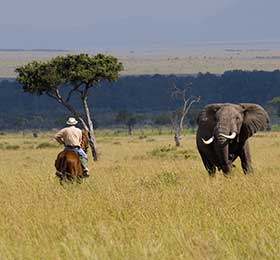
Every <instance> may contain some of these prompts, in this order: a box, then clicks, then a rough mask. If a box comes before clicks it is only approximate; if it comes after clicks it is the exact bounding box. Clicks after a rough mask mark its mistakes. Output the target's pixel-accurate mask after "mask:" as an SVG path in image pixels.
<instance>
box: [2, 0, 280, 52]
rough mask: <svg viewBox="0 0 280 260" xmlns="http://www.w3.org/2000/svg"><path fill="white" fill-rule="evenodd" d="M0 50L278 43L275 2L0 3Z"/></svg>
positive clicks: (278, 5) (108, 0) (31, 0)
mask: <svg viewBox="0 0 280 260" xmlns="http://www.w3.org/2000/svg"><path fill="white" fill-rule="evenodd" d="M0 3H1V9H0V35H1V41H0V48H1V49H5V48H8V49H13V48H17V49H89V50H90V49H94V48H104V49H106V48H131V49H133V48H149V46H154V45H157V46H159V45H160V46H165V45H166V46H167V45H174V46H176V45H184V44H188V43H197V42H199V43H203V42H227V41H231V42H232V41H233V42H234V41H235V42H240V41H278V40H280V33H279V30H278V26H279V24H280V23H279V22H280V15H279V14H278V12H279V10H280V1H279V0H137V1H136V0H102V1H101V0H100V1H97V0H79V1H78V0H48V1H46V0H9V1H6V0H0Z"/></svg>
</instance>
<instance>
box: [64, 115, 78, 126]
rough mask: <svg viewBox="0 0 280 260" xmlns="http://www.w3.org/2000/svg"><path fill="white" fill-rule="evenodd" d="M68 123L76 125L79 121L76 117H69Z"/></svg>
mask: <svg viewBox="0 0 280 260" xmlns="http://www.w3.org/2000/svg"><path fill="white" fill-rule="evenodd" d="M66 124H67V125H76V124H78V121H77V120H76V119H75V118H74V117H69V118H68V120H67V122H66Z"/></svg>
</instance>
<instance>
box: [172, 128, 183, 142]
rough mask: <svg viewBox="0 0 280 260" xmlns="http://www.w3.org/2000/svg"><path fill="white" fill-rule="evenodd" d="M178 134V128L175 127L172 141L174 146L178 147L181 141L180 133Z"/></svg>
mask: <svg viewBox="0 0 280 260" xmlns="http://www.w3.org/2000/svg"><path fill="white" fill-rule="evenodd" d="M180 132H181V131H180V128H179V127H176V129H175V135H174V140H175V144H176V146H180V140H181V133H180Z"/></svg>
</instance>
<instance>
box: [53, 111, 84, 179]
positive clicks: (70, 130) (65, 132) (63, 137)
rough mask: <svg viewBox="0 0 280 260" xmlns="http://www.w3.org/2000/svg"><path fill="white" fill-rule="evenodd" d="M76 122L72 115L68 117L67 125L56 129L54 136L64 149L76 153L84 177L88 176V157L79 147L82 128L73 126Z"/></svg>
mask: <svg viewBox="0 0 280 260" xmlns="http://www.w3.org/2000/svg"><path fill="white" fill-rule="evenodd" d="M77 123H78V121H77V120H76V119H75V118H74V117H69V118H68V120H67V122H66V124H67V125H68V126H67V127H65V128H63V129H61V130H60V131H58V132H57V133H56V134H55V136H54V138H55V140H56V141H57V142H58V143H60V144H64V150H65V151H69V150H70V151H75V152H77V153H78V155H79V157H80V161H81V164H82V167H83V171H84V177H89V173H88V157H87V154H86V153H85V152H84V151H83V149H82V148H81V147H80V144H81V141H82V130H81V129H79V128H78V127H76V126H75V125H76V124H77Z"/></svg>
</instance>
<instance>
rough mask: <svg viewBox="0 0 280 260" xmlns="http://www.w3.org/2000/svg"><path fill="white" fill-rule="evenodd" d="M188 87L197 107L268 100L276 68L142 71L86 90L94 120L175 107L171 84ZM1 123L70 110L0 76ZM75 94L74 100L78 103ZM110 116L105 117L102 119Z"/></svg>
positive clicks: (46, 119)
mask: <svg viewBox="0 0 280 260" xmlns="http://www.w3.org/2000/svg"><path fill="white" fill-rule="evenodd" d="M174 84H175V85H176V86H177V87H178V88H185V87H188V88H189V95H194V96H201V102H200V103H199V104H196V106H195V107H194V109H198V108H200V107H202V106H204V105H206V104H209V103H217V102H219V103H220V102H233V103H239V102H251V103H258V104H261V105H263V106H267V104H268V101H269V100H271V99H272V98H273V97H275V96H280V71H279V70H275V71H273V72H267V71H241V70H235V71H227V72H225V73H223V74H222V75H215V74H211V73H198V74H197V75H195V76H194V75H189V76H188V75H186V76H178V75H157V74H156V75H153V76H150V75H143V76H124V77H121V78H120V79H119V80H118V81H117V82H115V83H106V82H104V83H103V84H102V85H100V86H98V87H96V88H95V89H94V90H93V91H92V92H91V94H90V97H89V100H90V104H92V106H93V107H92V110H93V112H94V114H97V118H99V119H98V123H99V124H100V125H103V124H105V121H106V120H105V116H104V122H102V121H103V120H102V115H105V114H106V115H108V114H112V115H113V114H116V113H118V112H119V111H128V112H132V113H146V114H151V115H152V114H159V113H165V112H168V111H172V110H174V109H176V108H177V107H178V106H179V104H180V102H179V100H174V99H172V98H171V92H172V87H173V85H174ZM0 91H1V92H0V129H9V128H10V129H21V128H25V127H30V128H52V127H59V126H61V123H62V122H63V120H64V119H65V116H67V115H69V113H68V112H67V111H65V110H64V108H63V107H62V106H60V105H59V104H57V103H56V102H55V101H54V100H52V99H50V98H48V97H46V96H32V95H30V94H27V93H24V92H23V90H22V88H21V86H20V85H19V83H18V82H16V80H12V79H9V80H8V79H6V80H5V79H2V80H1V81H0ZM77 100H78V99H77V98H75V97H74V99H73V104H74V105H75V104H77ZM109 122H111V123H112V124H114V123H115V122H113V121H112V120H111V119H110V120H107V121H106V124H108V123H109Z"/></svg>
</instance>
